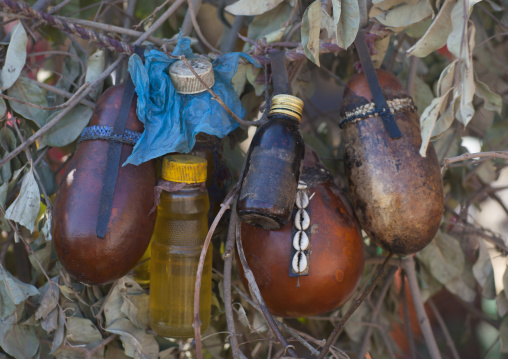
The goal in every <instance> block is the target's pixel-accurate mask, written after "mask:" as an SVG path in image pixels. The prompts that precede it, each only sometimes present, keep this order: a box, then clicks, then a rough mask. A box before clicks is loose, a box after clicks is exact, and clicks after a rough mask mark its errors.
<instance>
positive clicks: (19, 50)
mask: <svg viewBox="0 0 508 359" xmlns="http://www.w3.org/2000/svg"><path fill="white" fill-rule="evenodd" d="M10 35H11V41H10V42H9V47H8V48H7V55H6V56H5V64H4V67H2V72H1V74H0V76H1V78H2V90H7V89H8V88H9V87H11V86H12V84H13V83H14V82H16V80H17V79H18V77H19V75H20V74H21V70H23V67H24V66H25V62H26V44H27V42H28V37H27V36H26V31H25V28H24V27H23V24H22V23H21V21H20V22H18V23H17V24H16V26H14V28H13V29H12V31H11V33H10ZM2 116H3V115H2Z"/></svg>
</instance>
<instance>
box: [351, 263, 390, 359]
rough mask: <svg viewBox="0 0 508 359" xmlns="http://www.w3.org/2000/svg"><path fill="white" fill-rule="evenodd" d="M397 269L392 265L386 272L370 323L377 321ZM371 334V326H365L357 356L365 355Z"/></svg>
mask: <svg viewBox="0 0 508 359" xmlns="http://www.w3.org/2000/svg"><path fill="white" fill-rule="evenodd" d="M397 269H398V268H396V267H392V268H390V270H389V271H388V273H387V274H386V277H385V281H384V283H383V287H382V288H381V292H380V293H379V297H378V298H377V302H376V305H375V307H374V310H373V311H372V314H371V316H370V321H371V322H372V323H375V322H376V321H377V317H378V316H379V312H380V311H381V306H382V305H383V301H384V299H385V297H386V294H387V293H388V289H390V285H391V284H392V281H393V275H394V274H395V272H396V271H397ZM371 335H372V327H370V326H369V327H367V331H366V332H365V336H364V337H363V342H362V346H361V348H360V354H359V355H358V358H363V357H364V356H365V353H366V352H367V346H368V345H369V341H370V336H371Z"/></svg>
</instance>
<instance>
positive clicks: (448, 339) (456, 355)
mask: <svg viewBox="0 0 508 359" xmlns="http://www.w3.org/2000/svg"><path fill="white" fill-rule="evenodd" d="M427 303H428V304H429V307H430V309H432V312H433V313H434V316H435V317H436V320H437V322H438V323H439V326H440V327H441V330H442V331H443V335H444V337H445V340H446V344H447V345H448V348H450V351H451V352H452V356H453V358H454V359H460V356H459V352H458V351H457V348H456V347H455V343H454V342H453V339H452V336H451V335H450V332H449V331H448V328H447V327H446V323H445V321H444V320H443V317H442V316H441V313H439V310H438V309H437V307H436V305H435V304H434V302H433V301H432V299H430V298H429V299H428V300H427Z"/></svg>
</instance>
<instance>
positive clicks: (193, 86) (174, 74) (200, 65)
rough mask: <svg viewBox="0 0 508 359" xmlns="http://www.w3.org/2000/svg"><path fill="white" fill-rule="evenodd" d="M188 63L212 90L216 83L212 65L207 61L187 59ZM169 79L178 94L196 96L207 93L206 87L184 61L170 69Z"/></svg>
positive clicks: (176, 63) (178, 62)
mask: <svg viewBox="0 0 508 359" xmlns="http://www.w3.org/2000/svg"><path fill="white" fill-rule="evenodd" d="M187 61H188V62H189V64H190V65H191V66H192V68H193V69H194V71H196V73H197V74H198V75H199V76H200V77H201V79H202V80H203V82H204V83H205V84H206V85H207V86H208V87H210V88H211V87H212V86H213V84H214V83H215V77H214V76H213V67H212V63H211V62H210V61H208V60H205V59H187ZM169 77H170V78H171V81H172V82H173V85H174V86H175V88H176V91H177V92H178V93H181V94H196V93H200V92H203V91H206V87H205V86H204V85H203V84H202V83H201V81H199V79H198V78H196V76H195V75H194V74H193V73H192V71H191V70H190V69H189V67H188V66H187V64H186V63H185V62H184V61H183V60H179V61H177V62H175V63H174V64H173V65H171V66H170V67H169Z"/></svg>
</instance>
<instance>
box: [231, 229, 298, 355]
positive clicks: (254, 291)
mask: <svg viewBox="0 0 508 359" xmlns="http://www.w3.org/2000/svg"><path fill="white" fill-rule="evenodd" d="M236 248H237V250H238V257H240V262H241V263H242V267H243V272H244V275H245V278H246V279H247V281H248V282H249V291H250V293H251V296H252V297H253V298H255V299H256V301H257V302H258V304H259V307H260V308H261V310H262V312H263V315H264V317H265V319H266V322H267V324H268V326H269V327H270V328H271V329H272V331H273V333H274V334H275V336H276V337H277V339H278V340H279V342H280V343H281V344H282V346H283V347H284V352H287V353H289V355H290V356H292V357H294V358H296V357H297V355H296V353H295V351H294V349H293V346H290V345H289V344H288V342H287V341H286V339H285V338H284V336H283V335H282V333H281V332H280V329H279V327H278V326H277V323H276V322H275V320H274V319H273V317H272V315H271V314H270V311H269V310H268V308H267V307H266V303H265V301H264V299H263V296H262V295H261V292H260V291H259V287H258V285H257V283H256V278H255V277H254V274H253V273H252V270H251V269H250V267H249V264H248V263H247V259H246V258H245V253H244V252H243V245H242V239H241V235H240V226H239V225H238V223H237V224H236Z"/></svg>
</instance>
